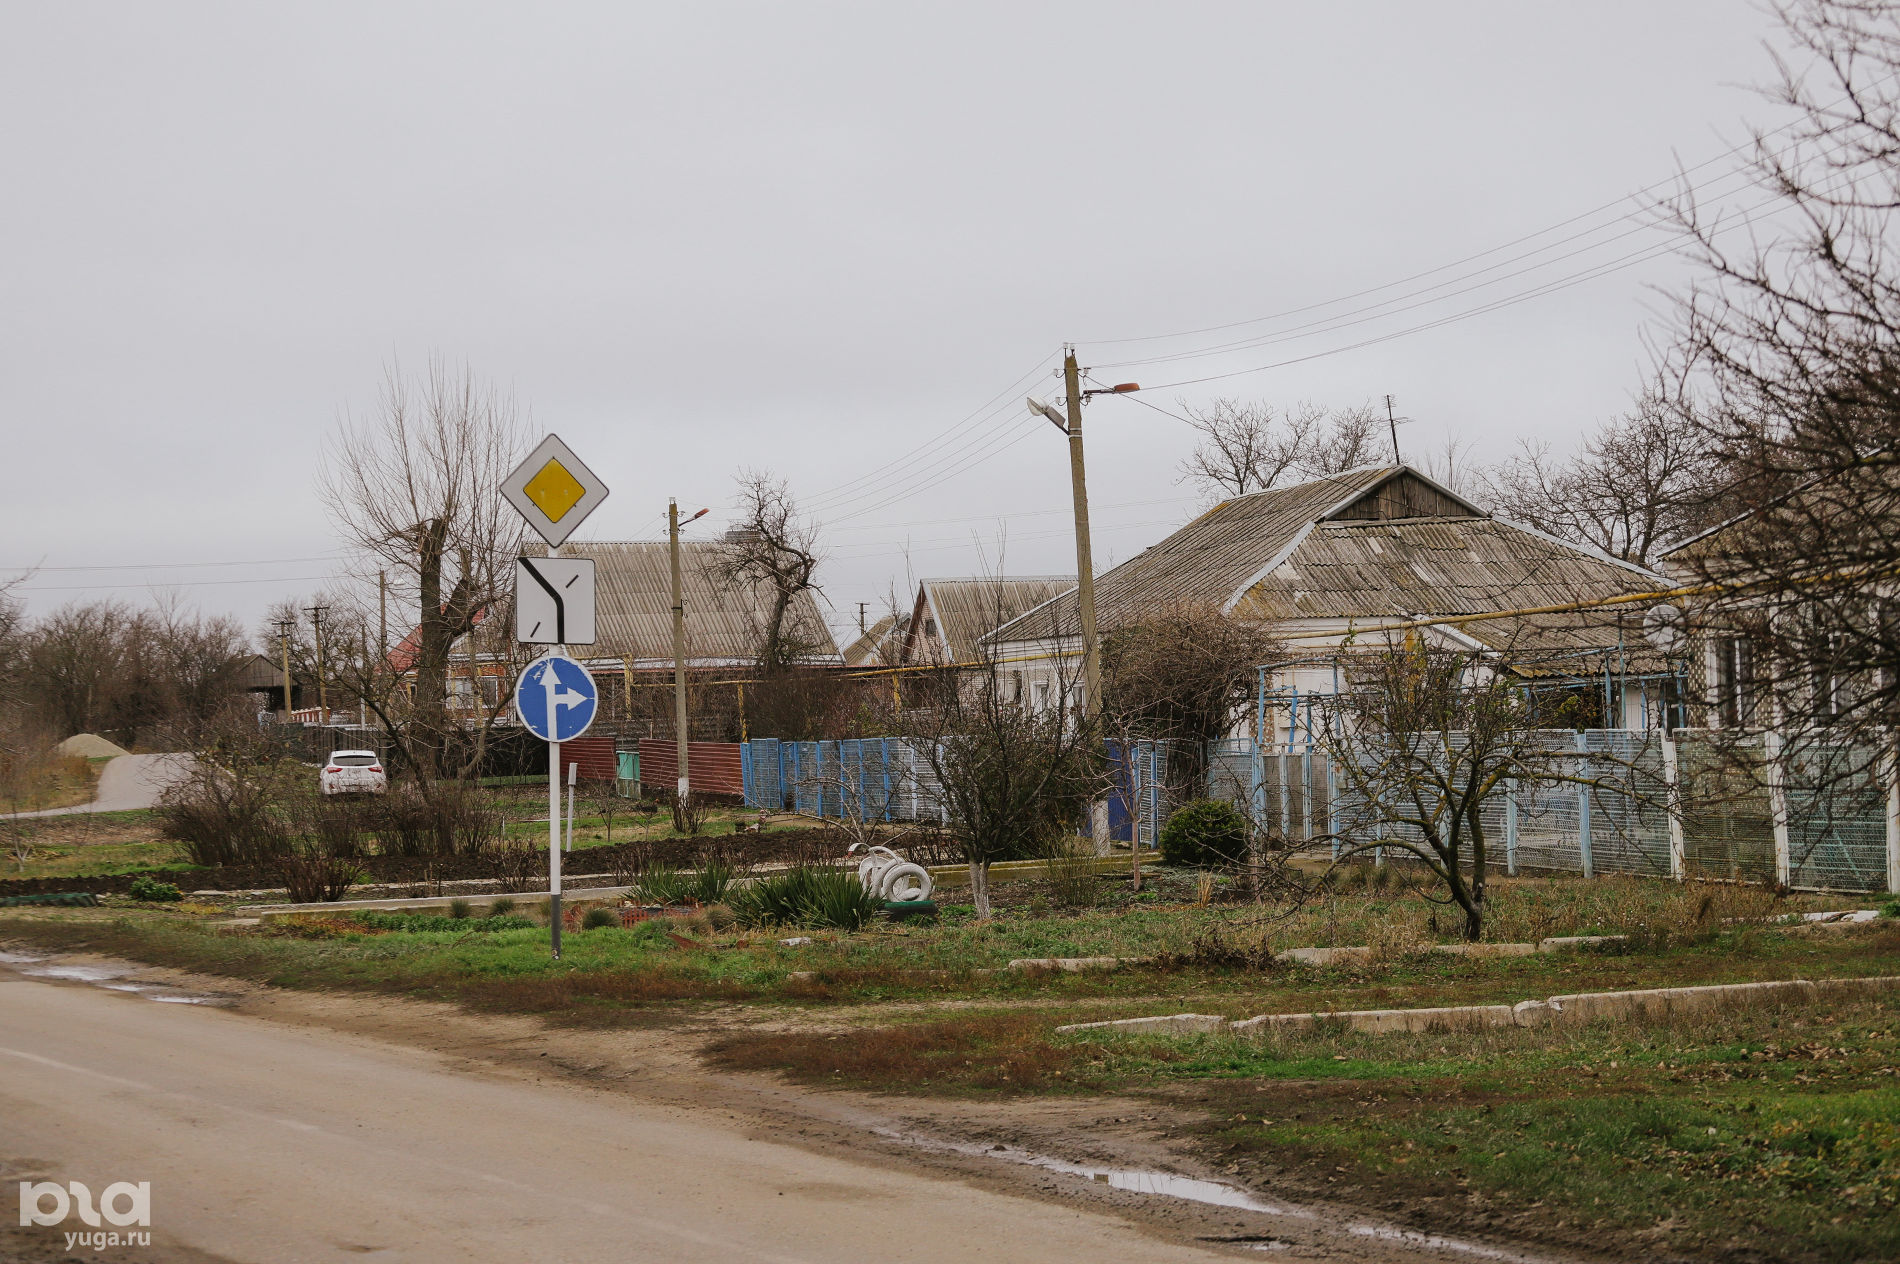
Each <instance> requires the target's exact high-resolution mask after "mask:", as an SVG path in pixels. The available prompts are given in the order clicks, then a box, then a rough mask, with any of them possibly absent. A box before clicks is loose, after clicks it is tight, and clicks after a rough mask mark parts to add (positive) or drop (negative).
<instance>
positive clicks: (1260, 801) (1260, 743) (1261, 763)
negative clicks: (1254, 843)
mask: <svg viewBox="0 0 1900 1264" xmlns="http://www.w3.org/2000/svg"><path fill="white" fill-rule="evenodd" d="M1266 741H1267V739H1266V738H1265V736H1263V735H1262V736H1256V737H1255V738H1254V741H1253V759H1252V760H1251V761H1250V767H1249V768H1248V773H1249V775H1250V776H1251V777H1252V779H1253V785H1252V787H1251V788H1250V789H1249V790H1248V793H1247V802H1248V804H1249V805H1250V806H1251V807H1252V809H1253V820H1254V828H1255V829H1256V830H1261V829H1265V828H1266V825H1267V745H1266Z"/></svg>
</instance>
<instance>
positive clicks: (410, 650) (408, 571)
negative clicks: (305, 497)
mask: <svg viewBox="0 0 1900 1264" xmlns="http://www.w3.org/2000/svg"><path fill="white" fill-rule="evenodd" d="M522 437H523V436H522V430H521V426H520V424H519V422H518V421H517V420H516V416H515V406H514V401H513V399H511V398H510V397H508V396H507V395H505V394H503V393H501V392H499V391H497V390H496V389H495V388H493V387H490V386H486V385H483V384H480V383H478V382H477V381H476V380H475V378H474V376H473V374H471V373H470V372H469V371H468V370H467V369H461V370H453V371H452V370H451V369H450V368H449V367H448V366H446V365H445V364H443V363H442V362H440V361H433V362H431V364H430V366H429V371H428V373H427V374H426V375H425V376H424V377H423V378H422V379H420V380H419V381H410V380H409V379H407V378H405V377H403V376H402V374H401V372H400V370H398V369H397V368H395V367H393V366H392V367H391V368H390V370H389V371H388V373H387V375H386V377H385V380H384V386H383V394H382V399H381V402H380V406H379V408H378V411H377V414H376V415H375V416H374V417H373V418H370V419H368V420H365V421H361V422H356V421H345V422H344V423H343V425H342V426H341V427H340V428H339V430H338V433H337V435H336V437H335V440H334V442H333V443H332V445H331V447H330V449H329V451H328V452H327V453H326V455H325V461H324V466H323V472H322V476H321V483H320V487H321V491H322V494H323V496H324V499H325V501H326V502H327V504H328V505H329V508H330V512H331V515H332V517H333V518H334V519H335V521H336V524H337V526H338V528H339V529H340V530H341V531H342V532H343V533H344V536H345V537H346V538H347V539H348V540H349V542H350V543H351V544H352V545H354V546H355V547H356V548H358V549H360V550H362V551H363V552H364V553H365V554H368V555H369V556H371V557H373V558H375V559H376V561H377V563H378V564H379V565H380V566H381V567H384V568H386V569H387V570H388V572H389V574H390V575H391V577H392V579H393V580H394V581H395V582H394V584H393V588H394V589H395V591H396V592H397V593H400V594H402V595H403V596H404V597H405V598H407V599H408V600H412V601H414V602H415V608H416V623H415V629H414V631H413V632H412V633H410V634H409V636H408V637H407V638H405V640H404V642H403V646H404V655H403V656H404V658H405V659H406V660H407V661H406V662H405V663H404V664H403V670H404V671H405V672H406V673H407V674H409V675H410V676H411V678H412V680H413V696H411V697H410V698H409V699H408V709H407V714H406V715H404V716H403V717H402V720H401V723H400V724H398V725H397V726H396V727H393V728H392V729H391V737H392V738H394V739H396V740H399V741H400V742H401V744H402V746H403V747H404V749H405V751H406V752H407V753H408V755H409V756H410V759H411V761H412V765H413V767H414V768H415V770H416V772H417V773H418V775H419V776H420V777H421V779H422V780H423V781H425V782H426V781H427V780H428V779H429V778H432V777H437V776H444V775H447V774H449V773H450V772H451V771H453V770H451V769H450V768H449V767H447V765H446V760H445V752H446V750H447V748H448V747H449V745H450V744H451V732H450V730H451V728H452V727H454V726H455V725H454V722H453V721H451V719H450V717H449V714H448V706H447V689H448V680H449V667H450V661H449V660H450V655H451V654H452V653H453V651H454V649H455V645H456V643H457V641H458V640H460V639H461V638H462V637H464V636H466V635H467V634H468V633H469V632H471V631H472V630H474V628H475V627H476V626H477V624H478V622H479V620H480V619H481V618H482V615H483V612H484V611H488V610H491V609H498V608H499V607H500V605H501V603H502V601H503V599H504V597H505V596H506V593H507V591H508V583H509V577H510V575H511V574H512V568H511V566H510V559H511V558H512V557H513V556H514V555H515V554H516V553H517V552H518V551H519V547H520V542H521V538H522V534H521V533H522V528H521V524H520V522H519V520H518V519H517V518H516V516H515V513H514V511H513V509H512V508H510V507H509V506H508V504H507V503H506V501H505V500H504V499H503V498H502V495H501V484H502V480H503V479H504V478H505V477H506V476H507V474H508V473H509V471H510V470H511V469H512V468H513V466H514V464H515V462H516V460H517V458H518V456H519V453H520V450H521V448H522V446H523V444H522ZM358 639H359V640H360V639H361V638H360V637H359V638H358ZM390 719H392V717H387V716H386V717H385V720H386V722H387V721H389V720H390Z"/></svg>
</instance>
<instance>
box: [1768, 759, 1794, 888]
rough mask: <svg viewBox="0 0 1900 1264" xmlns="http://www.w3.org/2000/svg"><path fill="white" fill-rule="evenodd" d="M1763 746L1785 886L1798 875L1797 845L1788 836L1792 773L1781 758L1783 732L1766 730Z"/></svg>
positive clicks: (1780, 880)
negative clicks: (1795, 847)
mask: <svg viewBox="0 0 1900 1264" xmlns="http://www.w3.org/2000/svg"><path fill="white" fill-rule="evenodd" d="M1761 746H1762V754H1763V756H1764V757H1765V758H1766V760H1767V765H1768V813H1769V816H1770V817H1771V818H1772V819H1773V821H1774V825H1775V882H1776V884H1777V885H1780V886H1784V887H1785V886H1787V885H1789V883H1790V882H1791V881H1792V879H1793V877H1794V863H1793V860H1794V848H1793V847H1792V845H1791V844H1790V840H1789V837H1788V835H1789V829H1788V781H1787V776H1788V774H1787V769H1786V768H1785V767H1784V766H1783V764H1782V759H1781V747H1782V742H1781V734H1780V732H1778V731H1777V730H1775V729H1770V730H1768V731H1767V732H1766V733H1763V734H1762V738H1761Z"/></svg>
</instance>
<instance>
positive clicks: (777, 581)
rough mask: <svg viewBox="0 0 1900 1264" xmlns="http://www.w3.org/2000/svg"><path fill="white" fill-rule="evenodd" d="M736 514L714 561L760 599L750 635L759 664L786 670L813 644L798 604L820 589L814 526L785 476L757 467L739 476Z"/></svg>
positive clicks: (720, 573) (772, 671)
mask: <svg viewBox="0 0 1900 1264" xmlns="http://www.w3.org/2000/svg"><path fill="white" fill-rule="evenodd" d="M738 482H739V506H738V507H739V512H738V515H737V516H736V517H735V519H734V521H733V525H732V527H731V529H730V530H729V531H727V533H726V538H725V540H724V542H723V543H722V544H721V545H720V547H719V553H718V560H717V561H716V562H714V563H713V572H714V574H715V576H716V577H717V578H718V579H719V580H720V581H721V582H723V583H726V584H730V585H733V586H737V587H746V588H751V589H753V590H755V591H757V592H759V593H761V594H762V595H763V597H764V599H765V600H764V604H763V609H762V611H761V612H760V614H759V615H758V617H757V621H758V625H759V626H758V627H757V628H755V629H754V634H755V636H756V638H757V643H758V658H759V668H760V671H761V673H762V674H764V675H766V676H776V675H779V674H781V673H784V672H787V671H790V670H791V669H792V668H793V667H795V666H796V665H797V664H798V663H799V662H800V661H801V660H803V659H805V658H806V657H808V656H809V655H810V653H811V652H812V650H813V649H814V648H816V645H817V642H816V641H815V639H814V638H813V635H812V633H813V630H812V629H810V628H807V627H804V626H802V624H801V623H800V621H799V619H798V611H797V609H796V602H797V601H798V598H799V596H800V595H801V594H804V593H808V592H816V591H818V585H817V584H816V583H815V582H814V581H813V578H812V577H813V575H814V574H815V572H816V571H817V569H818V563H819V560H820V556H821V555H820V553H819V550H818V529H817V526H816V525H815V524H813V523H811V522H809V521H807V520H805V519H803V518H801V517H800V516H799V513H798V503H797V501H796V500H794V499H793V497H792V493H791V489H790V488H788V487H787V486H786V484H785V480H784V479H780V478H774V477H772V476H771V475H770V474H767V473H765V472H763V471H759V470H747V471H745V472H744V473H742V474H740V475H739V478H738Z"/></svg>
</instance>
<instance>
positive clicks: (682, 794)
mask: <svg viewBox="0 0 1900 1264" xmlns="http://www.w3.org/2000/svg"><path fill="white" fill-rule="evenodd" d="M666 541H667V546H668V550H669V552H670V553H671V555H672V557H671V560H672V564H673V746H674V749H675V750H676V752H677V753H678V755H679V805H680V820H681V821H684V820H686V819H687V818H686V811H687V804H688V802H689V801H690V798H691V795H692V792H693V785H692V778H691V777H690V776H689V775H688V774H687V762H686V600H685V598H684V597H683V596H682V595H681V592H680V503H679V501H677V500H674V499H671V498H669V499H668V500H667V502H666Z"/></svg>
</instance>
